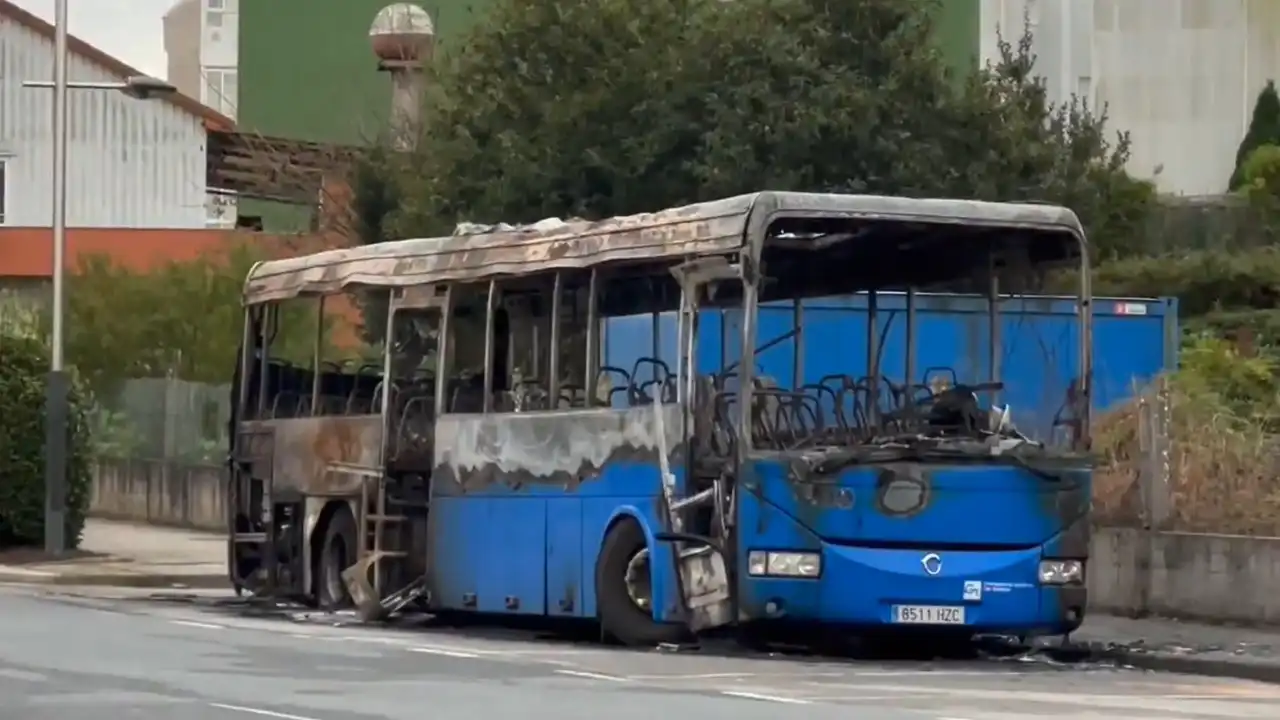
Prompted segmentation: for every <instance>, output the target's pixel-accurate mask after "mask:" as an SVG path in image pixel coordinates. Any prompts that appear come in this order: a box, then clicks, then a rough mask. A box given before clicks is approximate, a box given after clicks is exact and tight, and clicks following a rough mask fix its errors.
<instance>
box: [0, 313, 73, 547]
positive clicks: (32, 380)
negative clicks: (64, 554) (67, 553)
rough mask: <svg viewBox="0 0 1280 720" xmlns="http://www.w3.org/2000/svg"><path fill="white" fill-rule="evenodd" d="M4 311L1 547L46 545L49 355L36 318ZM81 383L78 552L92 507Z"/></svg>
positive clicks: (0, 327) (0, 325) (0, 328)
mask: <svg viewBox="0 0 1280 720" xmlns="http://www.w3.org/2000/svg"><path fill="white" fill-rule="evenodd" d="M0 306H6V309H7V310H8V311H7V312H3V311H0V449H2V450H3V452H0V547H13V546H20V545H39V544H41V543H42V542H43V541H44V493H45V490H44V440H45V431H44V402H45V378H46V374H47V373H48V370H49V353H48V351H47V349H46V345H45V342H44V338H43V336H42V335H41V334H40V333H39V332H38V331H37V330H36V328H37V327H38V322H37V319H36V318H34V314H33V313H24V312H21V311H14V310H13V305H12V304H4V303H0ZM86 409H87V403H86V398H85V397H84V393H83V392H82V390H81V385H80V383H78V382H77V383H75V384H74V386H73V388H72V392H71V413H70V417H69V422H70V426H71V427H70V438H69V443H68V451H69V457H68V463H67V475H68V492H67V535H66V537H67V542H68V545H69V546H70V547H76V546H77V545H79V542H80V533H81V530H83V528H84V515H85V511H86V509H87V507H88V503H89V444H88V439H89V427H88V414H87V412H86Z"/></svg>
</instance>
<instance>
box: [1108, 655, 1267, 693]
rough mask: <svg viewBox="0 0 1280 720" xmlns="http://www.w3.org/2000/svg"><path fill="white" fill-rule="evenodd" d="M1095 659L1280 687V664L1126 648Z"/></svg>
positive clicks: (1155, 669) (1149, 668) (1143, 667)
mask: <svg viewBox="0 0 1280 720" xmlns="http://www.w3.org/2000/svg"><path fill="white" fill-rule="evenodd" d="M1094 657H1095V658H1097V659H1099V660H1111V661H1114V662H1118V663H1122V664H1124V665H1128V666H1131V667H1135V668H1138V669H1140V670H1153V671H1157V672H1171V673H1181V674H1183V675H1203V676H1206V677H1220V678H1235V679H1237V680H1253V681H1256V682H1264V683H1272V684H1280V662H1266V661H1253V660H1249V659H1244V658H1239V659H1236V658H1222V657H1217V658H1215V657H1210V656H1208V654H1205V655H1199V656H1196V655H1178V654H1174V653H1167V652H1149V651H1148V652H1137V651H1133V650H1126V649H1124V648H1116V647H1111V648H1095V649H1094Z"/></svg>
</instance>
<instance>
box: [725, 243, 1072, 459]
mask: <svg viewBox="0 0 1280 720" xmlns="http://www.w3.org/2000/svg"><path fill="white" fill-rule="evenodd" d="M1064 235H1066V234H1065V233H1063V232H1062V231H1061V230H1060V229H1039V228H1030V227H1017V226H1014V227H1001V226H991V225H977V224H972V225H970V224H955V223H940V222H939V223H929V222H906V221H893V222H888V221H871V222H856V221H830V220H826V221H822V222H814V221H809V220H803V219H802V220H795V221H787V220H783V221H778V222H775V223H774V224H772V225H771V226H770V227H769V229H768V231H767V233H766V234H765V237H764V240H763V243H762V246H761V251H760V258H761V260H760V277H759V279H758V280H757V282H756V283H755V287H754V288H752V289H751V290H754V292H752V291H748V293H747V295H748V298H747V301H746V302H745V303H744V311H745V316H746V317H747V318H748V321H747V322H745V323H741V327H739V328H734V329H731V330H729V332H741V337H742V347H753V348H754V352H753V354H752V357H751V360H750V362H746V363H744V362H741V361H738V362H732V363H728V364H726V365H725V367H724V369H723V370H722V372H721V377H720V379H719V380H718V382H720V383H721V384H724V385H727V386H728V385H738V386H740V385H741V384H742V383H743V382H744V381H746V382H748V384H749V387H743V388H742V389H743V390H744V391H745V392H740V393H738V394H739V395H741V396H742V397H743V398H744V402H750V403H751V405H750V412H749V413H748V414H747V417H749V423H748V425H747V427H746V428H744V431H745V432H744V433H743V434H744V435H745V437H743V438H742V439H743V440H745V441H747V442H748V443H749V446H750V447H751V448H753V449H754V450H757V451H795V450H813V449H819V448H824V449H828V450H835V449H838V450H840V451H841V452H842V453H847V452H856V454H858V455H860V456H861V455H868V454H869V455H870V456H872V457H882V456H885V455H886V454H888V455H902V454H904V453H906V454H908V455H910V454H921V453H923V454H929V455H931V456H937V457H946V456H972V455H973V454H975V453H976V454H980V455H990V454H1000V453H1009V452H1014V451H1017V452H1027V451H1035V450H1037V449H1044V448H1046V447H1048V446H1050V445H1055V444H1068V445H1071V446H1073V447H1077V448H1079V447H1081V446H1087V444H1088V429H1087V428H1088V410H1087V402H1086V401H1085V394H1086V393H1085V392H1083V391H1082V387H1083V386H1084V385H1085V383H1084V380H1086V379H1087V378H1088V375H1089V367H1088V365H1089V355H1090V353H1089V350H1088V348H1089V345H1090V337H1089V322H1090V319H1089V313H1088V299H1089V287H1088V283H1087V279H1086V280H1085V281H1083V282H1082V284H1081V291H1080V293H1079V295H1078V297H1077V298H1076V300H1077V312H1076V318H1077V321H1078V322H1077V327H1076V328H1074V329H1073V332H1074V333H1075V335H1076V338H1075V340H1076V342H1075V343H1074V344H1075V345H1076V346H1077V348H1078V349H1079V353H1078V354H1077V356H1076V357H1073V358H1069V359H1063V362H1066V363H1069V365H1067V366H1065V367H1062V368H1058V367H1056V366H1055V367H1054V368H1049V369H1018V370H1019V372H1017V373H1014V374H1012V375H1011V374H1010V373H1008V372H1007V370H1008V369H1007V368H1003V367H1002V359H1003V353H1002V350H1003V347H1002V346H1003V336H1004V335H1005V334H1006V331H1008V330H1010V329H1011V327H1012V326H1011V325H1010V323H1011V322H1016V319H1014V318H1013V316H1014V315H1016V307H1017V305H1018V303H1019V297H1020V294H1024V293H1027V292H1028V291H1032V290H1035V289H1037V288H1035V287H1034V283H1035V278H1036V277H1037V276H1038V275H1043V273H1044V271H1045V270H1046V269H1047V268H1049V267H1052V266H1057V265H1060V264H1061V263H1062V260H1063V259H1064V252H1065V251H1064V250H1063V247H1064V246H1070V245H1078V246H1079V247H1081V248H1083V244H1082V242H1081V241H1079V239H1078V238H1076V237H1064ZM938 288H941V289H944V290H951V291H953V292H951V293H950V294H948V295H946V296H942V295H939V294H937V293H929V292H924V291H925V290H927V289H938ZM943 297H945V298H946V302H947V303H949V304H950V305H952V306H954V305H955V304H956V303H964V304H966V307H967V310H968V315H969V316H968V317H967V319H966V320H965V321H964V323H963V324H964V329H963V333H962V334H957V335H956V336H955V338H954V341H953V342H951V343H948V342H946V341H943V340H942V339H941V338H939V337H932V336H931V337H930V338H929V339H930V343H929V344H928V345H929V347H928V348H927V352H922V351H921V344H920V339H921V336H922V334H923V333H941V332H948V333H955V332H956V328H955V327H954V325H955V323H954V322H953V323H951V326H949V327H945V328H944V327H942V326H941V325H940V324H939V323H938V322H936V321H933V320H931V316H930V312H931V311H936V308H937V307H938V306H939V304H940V302H941V301H940V300H939V298H943ZM833 307H834V308H837V309H838V311H833V310H832V308H833ZM951 310H952V311H953V312H954V307H953V308H951ZM934 314H935V315H936V312H935V313H934ZM1015 369H1016V368H1015ZM1059 370H1060V371H1065V372H1068V373H1070V375H1071V377H1070V379H1069V381H1068V382H1067V383H1065V384H1064V385H1065V386H1064V387H1062V388H1061V390H1060V391H1059V392H1058V395H1057V397H1056V398H1052V399H1051V402H1052V404H1053V407H1052V408H1051V409H1046V408H1045V407H1043V406H1044V405H1045V404H1046V402H1050V400H1046V399H1044V398H1042V397H1037V398H1035V402H1032V403H1030V405H1032V407H1028V408H1027V411H1028V415H1029V417H1030V418H1031V419H1032V420H1034V422H1032V423H1031V425H1033V426H1034V427H1033V428H1032V429H1029V430H1028V429H1024V428H1020V427H1019V425H1018V424H1017V423H1016V422H1015V418H1014V417H1013V415H1012V408H1011V403H1010V402H1009V401H1008V397H1009V396H1010V395H1012V396H1014V397H1017V398H1019V399H1024V400H1025V399H1027V398H1030V397H1032V395H1033V394H1035V393H1037V392H1040V391H1041V388H1037V387H1027V388H1021V387H1018V388H1015V387H1011V386H1009V385H1008V383H1007V379H1008V378H1009V377H1013V376H1014V375H1016V376H1017V377H1018V378H1019V379H1020V380H1022V379H1025V378H1029V377H1039V376H1040V375H1043V374H1044V373H1046V372H1052V371H1059ZM1037 373H1040V375H1037ZM1043 382H1044V381H1041V382H1040V383H1039V384H1043ZM1029 384H1033V385H1034V384H1037V383H1036V382H1034V381H1033V382H1031V383H1029ZM748 397H749V398H750V400H749V401H748V400H745V398H748Z"/></svg>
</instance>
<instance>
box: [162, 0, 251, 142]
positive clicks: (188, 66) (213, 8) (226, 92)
mask: <svg viewBox="0 0 1280 720" xmlns="http://www.w3.org/2000/svg"><path fill="white" fill-rule="evenodd" d="M239 32H240V0H178V2H177V3H176V4H175V5H174V6H173V7H172V8H170V10H169V12H167V13H165V16H164V49H165V53H166V54H167V55H168V56H169V82H171V83H173V84H174V85H176V86H177V87H178V89H179V90H181V91H182V92H184V93H186V94H187V95H190V96H191V97H193V98H197V99H199V100H200V102H202V103H204V104H205V105H208V106H209V107H211V108H213V109H214V110H217V111H218V112H220V113H222V114H223V115H226V116H227V117H231V118H234V117H235V116H236V100H237V97H238V95H239V82H238V78H239V75H238V73H237V70H236V68H237V64H238V61H239V56H240V41H239Z"/></svg>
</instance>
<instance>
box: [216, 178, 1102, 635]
mask: <svg viewBox="0 0 1280 720" xmlns="http://www.w3.org/2000/svg"><path fill="white" fill-rule="evenodd" d="M1059 267H1068V268H1078V269H1080V270H1082V271H1083V270H1087V267H1088V249H1087V243H1086V240H1085V237H1084V233H1083V230H1082V228H1081V226H1080V223H1079V222H1078V220H1077V218H1076V216H1075V215H1074V214H1073V213H1072V212H1071V211H1070V210H1067V209H1065V208H1061V207H1054V206H1048V205H1030V204H1005V203H986V202H976V201H961V200H930V199H906V198H895V197H878V196H860V195H834V194H809V193H784V192H761V193H755V194H751V195H745V196H740V197H733V198H728V199H724V200H719V201H714V202H706V203H700V204H696V205H691V206H687V207H681V208H675V209H669V210H662V211H659V212H654V213H647V214H641V215H634V216H628V217H617V218H611V219H607V220H600V221H593V222H588V221H570V222H560V221H543V222H540V223H538V224H537V225H533V226H524V227H512V226H491V227H480V226H468V227H466V228H461V229H460V230H459V232H457V233H455V234H454V235H451V236H448V237H441V238H430V239H410V240H403V241H397V242H388V243H383V244H379V245H372V246H365V247H360V248H355V249H344V250H332V251H328V252H322V253H318V254H315V255H310V256H306V257H299V258H293V259H287V260H278V261H271V262H264V263H261V264H259V265H258V266H256V267H255V268H254V269H253V271H252V272H251V273H250V275H249V277H248V278H247V281H246V284H245V290H244V300H245V331H244V342H243V348H242V352H241V354H240V363H239V367H238V369H237V374H236V382H235V390H234V392H235V413H234V415H235V417H234V419H233V424H234V440H233V449H232V453H231V458H230V463H231V476H232V477H231V482H230V484H229V490H228V492H229V498H228V503H227V505H228V510H229V523H230V531H231V532H230V536H229V572H230V575H231V580H232V582H233V583H234V585H235V586H236V587H237V588H238V589H241V590H245V591H248V592H252V593H255V594H263V595H271V596H276V597H288V598H294V599H297V600H301V601H304V602H308V603H312V604H316V605H319V606H322V607H326V608H338V607H346V606H355V607H356V608H358V609H359V611H360V612H361V614H362V615H363V616H364V617H368V618H374V617H378V616H382V615H385V614H387V613H391V612H395V611H397V610H399V609H401V608H403V607H405V606H406V605H408V604H411V603H412V604H413V605H415V606H417V607H420V608H422V609H424V610H426V611H428V612H432V613H439V614H451V613H456V614H471V613H475V614H491V615H498V616H503V615H525V616H543V617H559V618H579V619H584V620H593V621H598V622H599V623H600V625H601V627H602V628H603V629H604V630H605V631H606V632H607V633H608V634H609V635H611V636H613V637H615V638H617V639H618V640H621V641H623V642H625V643H629V644H652V643H659V642H666V641H673V640H676V639H679V638H682V637H687V636H689V635H690V634H697V633H700V632H704V631H707V630H710V629H713V628H720V627H726V626H730V627H737V626H746V625H750V624H754V623H762V624H769V623H774V624H779V623H788V622H797V623H807V624H816V625H818V626H830V627H840V628H847V629H850V630H860V629H861V630H871V631H876V632H884V631H889V632H893V631H896V630H902V631H908V630H916V631H918V630H921V629H924V630H936V631H939V632H945V633H950V634H953V635H954V634H959V635H972V634H981V633H1000V634H1013V635H1021V636H1030V635H1037V634H1064V633H1067V632H1070V631H1071V630H1073V629H1074V628H1076V627H1077V626H1078V625H1079V624H1080V623H1081V621H1082V619H1083V613H1084V609H1085V605H1086V601H1085V600H1086V598H1085V583H1084V579H1085V569H1086V562H1087V559H1088V552H1089V517H1088V513H1089V507H1090V491H1091V479H1092V468H1091V464H1090V460H1089V456H1088V446H1089V433H1090V402H1089V396H1090V373H1091V368H1090V362H1091V357H1092V353H1091V347H1090V345H1091V335H1090V327H1091V315H1090V287H1089V274H1088V273H1087V272H1080V273H1079V277H1080V286H1079V295H1078V303H1079V304H1078V308H1079V312H1078V319H1079V323H1080V328H1079V335H1078V337H1079V341H1078V343H1077V345H1078V350H1079V363H1078V374H1077V376H1076V377H1075V379H1074V381H1073V382H1072V383H1071V388H1072V391H1071V393H1070V397H1068V398H1066V399H1064V402H1063V407H1062V408H1061V412H1060V413H1059V419H1058V420H1057V421H1056V423H1055V424H1057V425H1059V426H1060V427H1061V429H1062V430H1063V432H1062V433H1061V434H1060V435H1058V436H1056V437H1057V439H1058V442H1054V441H1051V440H1044V439H1033V438H1031V437H1029V436H1027V435H1024V434H1023V433H1021V432H1019V431H1018V429H1017V427H1016V423H1015V422H1014V419H1013V418H1011V417H1010V412H1009V409H1008V408H1007V407H1002V406H1001V405H1000V402H999V399H1000V393H1001V391H1002V389H1003V385H1002V383H1001V381H1000V377H999V375H1000V373H999V367H998V366H999V363H998V360H997V357H998V355H997V349H998V347H999V344H1000V339H999V333H998V330H997V325H998V323H997V322H996V321H995V318H996V314H997V313H996V310H995V308H996V304H997V303H996V299H997V298H998V297H999V295H1000V292H1001V288H1002V283H1003V284H1004V285H1003V287H1004V288H1005V291H1006V292H1007V291H1008V289H1009V288H1012V287H1015V285H1014V284H1013V283H1014V282H1017V281H1020V280H1021V279H1025V278H1026V277H1028V276H1032V275H1035V274H1037V273H1040V272H1043V271H1046V270H1049V269H1053V268H1059ZM975 284H979V285H981V286H982V287H983V288H985V289H986V292H987V294H988V295H989V300H990V306H991V307H992V312H991V319H992V323H991V329H990V332H988V333H987V341H988V342H989V343H990V345H991V347H992V348H993V350H992V353H993V354H992V362H991V363H990V365H989V368H988V370H989V374H990V375H991V377H985V378H963V377H955V374H954V373H950V374H947V373H945V372H942V373H940V372H939V371H938V369H936V368H925V369H920V368H917V367H916V366H915V361H914V357H913V355H914V353H913V352H911V351H910V348H912V347H914V343H915V333H916V328H915V327H914V324H913V323H914V321H913V313H912V312H911V308H912V307H913V302H912V298H913V297H914V295H913V294H914V293H915V292H917V291H918V290H919V289H921V288H928V287H937V286H947V287H956V286H964V287H973V286H974V285H975ZM887 291H895V292H904V293H905V294H906V298H907V300H906V306H907V314H906V323H907V328H906V336H907V344H908V348H909V350H908V352H907V353H906V362H905V363H904V365H903V366H902V367H883V366H882V363H881V362H880V360H879V357H880V356H879V354H878V353H877V352H876V345H877V342H878V341H877V338H876V337H875V336H874V333H870V332H869V333H868V337H867V338H866V342H865V349H866V352H865V353H864V354H863V353H847V356H846V357H843V358H842V359H841V360H840V362H841V363H842V366H843V367H844V368H845V372H842V373H839V374H835V375H831V376H828V377H824V378H822V379H821V380H820V381H818V382H807V381H806V379H805V378H802V377H800V376H799V375H798V374H797V377H795V378H768V377H762V376H761V375H759V374H758V373H757V372H756V368H757V363H756V362H755V359H756V358H757V357H758V355H759V354H760V353H761V352H764V351H766V350H770V349H774V348H776V347H778V346H779V343H791V344H792V346H793V347H794V348H795V350H794V351H795V352H796V353H800V352H801V348H803V347H804V343H802V342H801V336H802V335H803V333H804V324H803V322H802V321H800V319H799V318H798V319H797V322H796V323H795V326H794V329H793V330H792V331H791V332H790V333H789V334H788V335H789V336H788V337H781V338H761V337H758V333H757V323H756V322H755V318H756V315H757V312H758V310H759V309H760V307H761V305H762V304H763V303H769V302H776V301H778V300H781V299H796V300H801V299H803V298H806V297H820V296H832V295H842V294H849V293H854V292H864V293H868V302H867V310H866V311H867V313H868V314H869V315H870V316H871V319H872V322H869V323H867V327H868V328H875V327H877V323H876V322H874V316H875V314H876V312H877V310H876V302H875V298H876V294H877V293H883V292H887ZM346 293H358V294H360V295H361V297H364V298H366V299H368V298H380V299H381V302H382V303H383V304H384V305H385V307H386V309H387V312H386V323H385V328H384V333H383V334H384V342H383V343H382V351H381V357H380V358H379V360H378V361H377V362H370V363H368V364H367V365H366V366H364V367H358V366H357V365H355V364H350V365H338V364H333V363H329V362H326V361H324V360H322V358H321V357H320V347H321V344H320V342H319V341H317V343H316V348H317V350H316V357H315V358H313V360H312V361H310V362H308V363H302V362H289V361H286V360H283V359H280V358H279V357H277V356H276V355H273V353H272V340H273V337H274V334H275V332H276V328H277V327H278V325H279V321H278V317H279V312H280V308H281V307H282V305H283V304H285V303H299V302H304V303H311V304H314V305H315V306H317V307H318V308H319V312H321V313H323V312H324V303H325V302H326V298H331V297H333V296H335V295H341V294H346ZM798 305H799V303H797V306H798ZM671 312H675V313H676V314H677V317H678V318H679V322H678V323H677V327H676V328H675V331H674V333H672V336H671V337H664V338H663V342H665V343H666V344H667V345H668V347H667V349H666V351H664V352H659V349H658V348H657V347H654V348H652V352H651V353H650V354H648V355H645V356H638V357H634V358H625V362H623V361H620V360H619V359H618V358H617V354H616V353H615V354H614V355H613V356H612V357H611V362H612V363H614V364H613V365H605V364H604V363H603V360H602V358H603V357H605V356H604V354H603V353H602V348H601V342H602V337H601V336H602V331H603V329H604V328H605V327H606V326H607V324H608V322H609V320H610V319H611V318H618V317H623V316H637V315H645V314H651V315H653V316H654V317H655V318H656V317H657V316H658V314H660V313H671ZM708 313H719V314H721V315H723V314H724V313H732V314H734V315H735V317H737V318H738V322H737V323H736V325H735V333H734V335H733V336H731V337H724V338H718V339H717V342H716V343H715V345H716V348H717V352H716V353H708V352H705V351H704V348H705V347H706V345H707V344H706V343H705V342H703V341H702V340H701V336H702V331H701V328H700V324H701V323H700V319H705V318H706V317H708ZM720 327H721V331H723V328H724V325H723V324H722V325H721V326H720ZM658 342H659V338H658V334H657V333H655V335H654V344H655V346H656V345H657V344H658ZM672 349H674V352H672ZM813 351H814V349H813V348H810V349H809V352H813ZM830 351H831V352H841V350H839V349H837V348H832V349H830ZM663 357H666V358H674V362H669V361H667V360H664V359H663ZM801 365H803V363H802V362H800V361H799V359H797V361H796V362H794V363H793V366H795V367H800V366H801Z"/></svg>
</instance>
